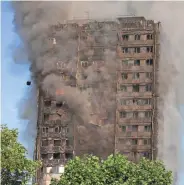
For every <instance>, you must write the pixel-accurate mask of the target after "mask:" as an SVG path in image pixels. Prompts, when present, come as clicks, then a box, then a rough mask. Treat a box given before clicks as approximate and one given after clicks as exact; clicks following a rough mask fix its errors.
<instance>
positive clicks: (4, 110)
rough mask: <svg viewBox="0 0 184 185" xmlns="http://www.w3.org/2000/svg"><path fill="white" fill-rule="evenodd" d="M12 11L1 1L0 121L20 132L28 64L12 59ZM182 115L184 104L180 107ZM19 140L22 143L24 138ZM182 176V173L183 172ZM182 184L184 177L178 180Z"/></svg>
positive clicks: (22, 129) (7, 4)
mask: <svg viewBox="0 0 184 185" xmlns="http://www.w3.org/2000/svg"><path fill="white" fill-rule="evenodd" d="M12 21H13V13H12V11H11V9H10V7H9V3H8V2H3V3H2V15H1V25H2V30H1V33H2V37H1V40H2V43H1V48H2V51H1V75H2V82H1V84H2V91H1V93H2V94H1V95H2V105H1V115H2V117H1V118H2V120H1V123H3V124H7V125H8V126H9V127H10V128H18V129H19V132H20V133H23V132H24V129H25V127H26V122H24V121H22V120H20V119H19V112H18V105H19V103H20V100H21V99H22V98H23V97H24V96H25V93H26V92H27V90H28V88H30V87H29V86H26V81H27V80H29V79H30V73H29V65H28V64H24V65H22V64H15V63H14V61H13V59H12V53H11V50H12V49H11V45H12V43H17V42H18V38H17V36H16V34H15V33H14V32H13V24H12ZM181 112H182V114H183V115H184V106H182V107H181ZM19 140H20V141H21V142H22V143H23V144H24V145H25V146H26V144H27V143H24V138H23V137H20V138H19ZM183 177H184V174H183ZM180 185H184V178H183V179H182V181H181V182H180Z"/></svg>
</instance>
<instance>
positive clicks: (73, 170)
mask: <svg viewBox="0 0 184 185" xmlns="http://www.w3.org/2000/svg"><path fill="white" fill-rule="evenodd" d="M171 184H172V172H171V171H167V170H166V169H165V166H164V164H163V163H162V162H161V161H150V160H148V159H146V158H142V159H141V160H140V162H139V163H137V164H135V163H133V162H131V161H128V160H127V158H126V157H125V156H123V155H121V154H116V155H115V156H113V155H110V156H109V157H108V158H107V159H106V160H104V161H101V160H100V159H99V158H98V157H95V156H85V157H83V158H79V157H75V158H74V159H73V160H70V161H69V162H68V164H67V165H66V167H65V172H64V174H63V175H62V176H61V178H60V180H54V179H52V183H51V185H171Z"/></svg>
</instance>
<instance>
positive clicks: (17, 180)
mask: <svg viewBox="0 0 184 185" xmlns="http://www.w3.org/2000/svg"><path fill="white" fill-rule="evenodd" d="M0 133H1V183H2V184H3V185H12V184H13V185H18V184H19V185H20V184H26V182H28V181H29V180H30V178H31V177H32V176H33V175H34V174H35V172H36V170H37V169H38V168H39V167H40V165H41V162H40V161H32V160H29V159H27V157H26V154H27V150H26V149H25V148H24V147H23V146H22V145H21V144H20V143H19V142H18V141H17V139H18V130H17V129H8V127H7V126H6V125H2V126H1V130H0Z"/></svg>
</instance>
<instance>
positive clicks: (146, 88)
mask: <svg viewBox="0 0 184 185" xmlns="http://www.w3.org/2000/svg"><path fill="white" fill-rule="evenodd" d="M145 90H146V91H147V92H151V91H152V85H151V84H147V85H146V86H145Z"/></svg>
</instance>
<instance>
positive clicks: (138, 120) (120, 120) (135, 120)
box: [118, 118, 151, 123]
mask: <svg viewBox="0 0 184 185" xmlns="http://www.w3.org/2000/svg"><path fill="white" fill-rule="evenodd" d="M118 122H124V123H139V122H151V118H119V119H118Z"/></svg>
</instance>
